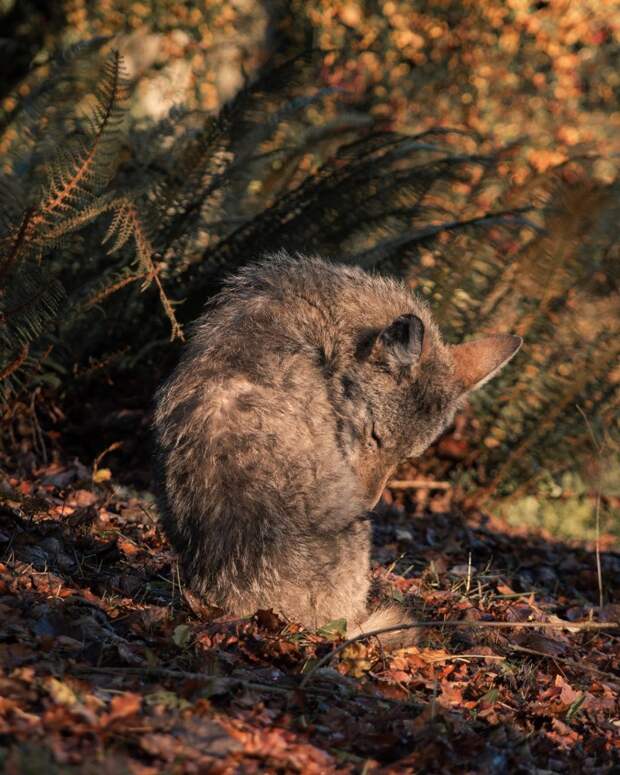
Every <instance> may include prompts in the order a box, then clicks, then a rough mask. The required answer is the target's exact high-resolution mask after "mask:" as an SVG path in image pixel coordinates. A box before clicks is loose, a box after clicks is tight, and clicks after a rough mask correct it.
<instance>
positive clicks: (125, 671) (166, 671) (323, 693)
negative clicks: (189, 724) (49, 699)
mask: <svg viewBox="0 0 620 775" xmlns="http://www.w3.org/2000/svg"><path fill="white" fill-rule="evenodd" d="M71 671H72V672H75V673H79V674H86V673H99V674H102V675H137V676H152V677H155V678H175V679H177V680H183V681H202V682H205V683H206V682H209V681H213V682H214V683H215V684H217V685H218V686H219V687H221V688H223V689H234V688H236V687H242V688H244V689H255V690H256V691H262V692H272V693H273V694H292V693H293V692H295V691H298V690H299V689H301V686H276V685H275V684H272V683H271V684H269V683H262V682H260V681H247V680H245V679H243V678H235V677H234V676H215V675H209V674H208V673H194V672H191V671H187V670H172V669H170V668H165V667H124V666H122V667H114V666H110V667H95V666H90V665H75V666H73V667H72V668H71ZM336 685H337V686H340V687H342V686H343V684H342V683H338V684H336ZM351 688H353V687H351ZM304 691H306V692H307V693H309V694H312V695H316V696H317V697H333V694H334V693H333V692H331V691H329V690H328V689H305V690H304ZM355 697H359V698H361V699H364V700H374V701H375V702H385V703H387V704H389V705H401V704H402V701H401V700H394V699H392V698H391V697H384V696H382V695H380V694H376V695H375V694H366V693H365V692H355Z"/></svg>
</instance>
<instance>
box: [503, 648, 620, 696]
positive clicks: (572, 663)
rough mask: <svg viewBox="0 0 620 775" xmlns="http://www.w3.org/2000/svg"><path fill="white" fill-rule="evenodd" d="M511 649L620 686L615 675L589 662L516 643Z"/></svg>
mask: <svg viewBox="0 0 620 775" xmlns="http://www.w3.org/2000/svg"><path fill="white" fill-rule="evenodd" d="M510 648H511V650H512V651H516V652H517V653H519V654H531V655H532V656H534V657H545V658H546V659H552V660H553V661H554V662H562V664H564V665H567V666H568V667H572V668H574V669H575V670H581V671H582V672H586V673H593V674H594V675H598V676H600V677H601V678H605V680H607V681H610V682H611V683H613V684H614V685H616V686H619V685H620V682H619V681H618V678H617V677H616V676H615V675H613V674H611V673H606V672H605V671H604V670H599V669H598V667H594V666H593V665H588V663H587V662H584V661H581V662H577V661H576V660H574V659H570V658H569V657H560V656H557V655H555V654H545V652H544V651H537V650H536V649H530V648H527V647H526V646H519V645H518V644H516V643H513V644H511V646H510Z"/></svg>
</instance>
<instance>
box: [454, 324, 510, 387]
mask: <svg viewBox="0 0 620 775" xmlns="http://www.w3.org/2000/svg"><path fill="white" fill-rule="evenodd" d="M522 344H523V339H521V337H520V336H512V335H511V334H494V335H492V336H485V337H484V338H483V339H474V340H472V341H471V342H464V343H463V344H456V345H452V346H451V347H450V350H451V352H452V358H453V359H454V373H455V377H456V379H457V382H458V383H459V384H460V385H461V386H462V389H463V392H464V393H469V392H470V391H472V390H476V389H477V388H479V387H481V386H482V385H484V383H485V382H488V381H489V380H490V379H491V378H492V377H494V376H495V375H496V374H497V372H498V371H499V370H500V369H501V368H502V366H505V365H506V364H507V363H508V361H509V360H510V359H511V358H512V357H513V355H516V354H517V352H518V351H519V348H520V347H521V345H522Z"/></svg>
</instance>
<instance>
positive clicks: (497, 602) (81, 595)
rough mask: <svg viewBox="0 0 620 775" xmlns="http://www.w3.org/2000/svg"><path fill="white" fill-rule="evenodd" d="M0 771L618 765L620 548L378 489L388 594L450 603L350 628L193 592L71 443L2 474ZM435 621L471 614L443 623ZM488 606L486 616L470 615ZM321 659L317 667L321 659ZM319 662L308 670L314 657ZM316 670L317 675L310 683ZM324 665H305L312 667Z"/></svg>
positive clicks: (125, 497) (137, 508)
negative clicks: (59, 454)
mask: <svg viewBox="0 0 620 775" xmlns="http://www.w3.org/2000/svg"><path fill="white" fill-rule="evenodd" d="M0 492H1V495H0V768H1V769H2V770H3V771H4V772H6V773H7V775H19V774H21V773H23V772H45V773H65V772H66V773H90V772H93V771H94V769H95V764H94V763H96V769H97V770H98V772H100V773H101V772H103V773H107V772H110V773H112V772H114V773H118V772H128V773H131V774H132V775H134V774H135V775H152V774H154V773H159V772H166V773H202V772H213V773H232V772H244V773H245V772H249V773H251V772H263V771H265V770H268V771H274V772H303V773H325V772H335V771H338V772H351V773H354V772H360V773H361V772H364V773H370V772H377V773H384V772H390V773H407V772H418V771H421V772H442V773H444V772H445V773H452V772H454V773H456V772H463V771H466V772H485V773H503V772H505V771H507V770H508V771H511V772H523V773H525V772H534V771H541V772H542V771H544V772H571V773H572V772H574V773H584V772H585V773H587V772H591V773H601V772H612V770H613V768H614V766H615V764H616V763H617V762H618V758H617V757H618V746H619V742H620V707H619V703H618V696H619V693H620V649H619V648H618V645H619V643H620V632H619V630H618V629H611V630H604V631H597V630H594V631H589V630H577V631H571V630H568V629H566V628H564V629H518V628H515V629H512V628H511V629H489V628H487V629H485V628H484V623H485V622H499V621H502V622H514V623H515V624H517V625H518V624H519V623H527V622H541V623H544V622H547V623H553V622H556V623H557V622H584V621H594V622H597V621H607V622H617V621H618V620H619V619H620V601H619V600H618V599H617V595H618V590H620V583H619V582H620V555H618V554H617V553H614V552H613V551H612V548H611V545H609V544H608V543H605V537H602V539H601V544H602V547H603V551H602V553H601V562H602V569H603V576H604V579H605V584H606V588H605V599H606V601H607V602H606V605H605V607H604V608H602V609H601V608H599V607H598V606H597V602H598V598H599V590H598V580H597V571H596V564H595V555H594V551H593V550H592V547H589V546H587V545H578V544H575V543H573V544H568V543H561V542H558V541H556V540H553V539H552V538H551V537H550V536H547V535H543V534H531V533H527V532H526V531H524V530H518V529H515V528H513V527H509V526H507V525H506V524H505V523H503V522H500V521H499V520H498V519H495V518H493V517H490V516H488V515H484V514H482V513H480V512H477V511H471V512H469V513H467V514H466V516H462V515H459V514H458V513H455V512H454V510H451V511H450V512H447V513H445V512H443V511H441V509H440V508H439V507H438V503H439V506H441V503H442V502H443V503H445V498H446V492H445V490H440V491H438V494H437V499H443V501H442V502H440V501H439V500H437V501H435V502H434V503H430V504H426V507H425V508H423V509H421V508H420V504H419V502H418V503H416V504H415V509H407V508H400V507H397V506H396V505H395V504H394V503H392V502H391V501H392V498H391V497H390V495H389V494H388V495H386V498H385V501H384V503H383V505H382V508H381V509H380V512H381V513H380V514H379V515H378V518H377V522H376V528H375V543H376V551H375V561H376V566H375V571H374V574H375V581H376V593H377V595H378V596H379V595H381V596H384V597H385V596H386V595H387V596H391V597H394V598H396V599H398V600H401V601H405V602H407V603H408V604H410V605H411V606H412V607H413V608H414V610H415V611H416V614H417V618H418V619H419V620H432V621H435V620H436V621H437V626H436V627H429V628H426V629H425V630H424V631H423V632H422V634H421V639H420V642H419V643H418V645H417V646H415V647H411V648H409V649H405V650H401V651H396V652H391V653H390V652H385V651H383V650H382V648H381V646H380V644H379V643H378V642H377V641H376V639H374V638H370V639H367V640H362V641H355V642H353V643H350V644H348V645H347V646H346V647H345V648H344V649H342V650H341V651H340V652H339V653H338V654H336V655H334V657H333V658H331V659H326V660H325V658H326V657H327V656H328V655H329V654H331V652H332V651H333V650H334V648H335V647H337V646H338V645H339V644H342V642H343V637H344V623H343V622H341V621H335V622H332V623H330V624H329V625H327V626H326V627H324V628H322V630H321V631H319V632H318V633H312V632H308V631H304V630H302V629H301V628H300V627H298V626H297V625H295V624H292V623H287V622H285V621H283V620H282V619H281V618H280V617H279V616H277V615H276V614H275V613H274V612H273V611H259V612H257V614H256V615H255V616H253V617H251V618H249V619H245V620H238V619H231V618H230V617H226V616H225V615H224V614H223V612H222V611H219V610H218V609H215V608H212V607H210V606H208V605H206V604H205V603H204V602H203V601H201V600H200V599H199V598H197V597H196V596H195V595H193V594H192V593H191V591H189V590H187V589H186V588H185V587H184V585H183V583H182V580H181V579H180V577H179V573H178V570H177V566H176V562H175V558H174V555H173V554H172V553H171V551H170V548H169V547H168V545H167V543H166V542H165V540H164V539H163V537H162V535H161V533H160V531H159V529H158V525H157V519H156V510H155V506H154V502H153V499H152V497H151V496H150V494H148V493H137V492H133V491H131V490H129V489H128V488H124V487H120V486H118V485H116V484H115V483H114V480H113V477H112V478H102V477H93V476H92V471H89V470H88V469H87V468H86V467H85V466H83V465H82V464H81V463H79V462H78V461H74V462H73V463H72V464H69V465H65V466H61V465H59V464H58V463H55V464H53V465H50V466H48V467H46V468H43V469H39V470H36V471H35V473H34V474H32V475H31V476H24V475H22V476H12V477H10V478H7V479H6V480H5V481H4V482H3V484H2V488H1V489H0ZM442 620H450V621H454V620H463V621H465V622H467V623H468V624H471V626H467V627H464V628H446V627H444V628H442V626H441V622H442ZM476 624H480V625H481V626H476ZM321 660H325V664H319V663H320V662H321ZM309 674H311V675H309ZM304 678H305V679H306V680H305V681H304ZM308 679H311V680H308Z"/></svg>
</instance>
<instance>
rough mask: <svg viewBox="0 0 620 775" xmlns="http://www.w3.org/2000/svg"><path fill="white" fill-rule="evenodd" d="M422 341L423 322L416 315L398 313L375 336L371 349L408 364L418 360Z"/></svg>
mask: <svg viewBox="0 0 620 775" xmlns="http://www.w3.org/2000/svg"><path fill="white" fill-rule="evenodd" d="M423 343H424V323H423V322H422V321H421V320H420V318H419V317H418V316H417V315H400V316H399V317H397V318H396V320H393V321H392V322H391V323H390V325H389V326H386V327H385V328H384V329H383V330H382V331H381V332H380V333H379V335H378V336H377V339H376V341H375V344H374V347H373V350H374V351H375V352H376V353H378V354H380V355H383V356H384V357H386V358H387V359H388V360H395V361H396V362H397V363H398V364H399V365H401V366H409V365H412V364H413V363H415V362H416V361H417V360H419V358H420V355H421V354H422V345H423Z"/></svg>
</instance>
